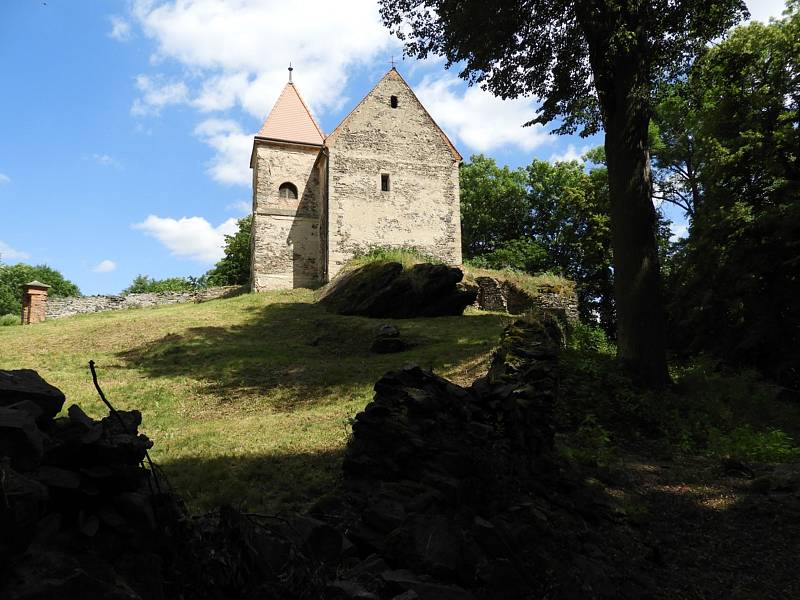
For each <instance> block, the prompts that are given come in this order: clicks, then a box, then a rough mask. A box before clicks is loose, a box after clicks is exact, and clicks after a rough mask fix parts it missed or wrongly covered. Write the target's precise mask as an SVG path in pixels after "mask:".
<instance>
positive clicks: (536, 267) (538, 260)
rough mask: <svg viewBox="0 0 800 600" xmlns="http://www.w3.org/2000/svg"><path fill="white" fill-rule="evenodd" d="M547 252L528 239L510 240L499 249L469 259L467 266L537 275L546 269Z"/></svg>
mask: <svg viewBox="0 0 800 600" xmlns="http://www.w3.org/2000/svg"><path fill="white" fill-rule="evenodd" d="M548 262H549V259H548V256H547V252H546V251H545V250H544V248H542V247H541V246H540V245H539V244H537V243H536V242H534V241H533V240H529V239H518V240H511V241H509V242H505V243H503V244H502V245H501V246H500V247H499V248H497V249H496V250H493V251H492V252H488V253H486V254H483V255H481V256H476V257H475V258H472V259H469V264H471V265H473V266H475V267H478V268H483V269H512V270H514V271H520V272H523V273H530V274H534V273H538V272H541V271H543V270H545V269H546V268H547V265H548Z"/></svg>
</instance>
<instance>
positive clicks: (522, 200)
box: [459, 154, 533, 258]
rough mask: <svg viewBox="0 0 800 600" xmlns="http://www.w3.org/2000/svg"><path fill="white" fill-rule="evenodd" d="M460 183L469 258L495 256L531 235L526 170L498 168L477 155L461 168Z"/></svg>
mask: <svg viewBox="0 0 800 600" xmlns="http://www.w3.org/2000/svg"><path fill="white" fill-rule="evenodd" d="M459 180H460V188H461V247H462V252H463V253H464V256H465V257H466V258H474V257H477V256H481V255H483V254H486V253H491V252H493V251H495V250H497V249H498V248H500V247H502V246H503V245H504V244H508V243H510V242H513V241H516V240H518V239H520V238H525V237H526V236H529V235H530V234H531V227H532V225H533V222H532V218H531V214H530V203H529V202H528V194H527V180H526V177H525V172H524V171H523V170H522V169H516V170H511V169H509V168H508V167H505V166H504V167H498V166H497V163H496V162H495V161H494V159H492V158H488V157H486V156H484V155H482V154H477V155H473V156H472V157H471V158H470V161H469V162H468V163H466V164H463V165H462V166H461V169H460V170H459Z"/></svg>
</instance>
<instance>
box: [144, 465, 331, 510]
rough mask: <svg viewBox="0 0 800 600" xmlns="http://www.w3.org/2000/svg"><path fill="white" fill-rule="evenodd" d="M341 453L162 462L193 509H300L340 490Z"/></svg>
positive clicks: (168, 474) (169, 476)
mask: <svg viewBox="0 0 800 600" xmlns="http://www.w3.org/2000/svg"><path fill="white" fill-rule="evenodd" d="M342 453H343V450H337V451H318V452H312V453H306V454H302V453H296V454H280V453H275V454H264V453H255V454H240V455H220V456H213V457H203V456H183V457H170V456H168V455H167V456H164V457H163V460H162V461H160V462H159V466H160V468H161V469H162V470H163V472H164V473H165V474H166V476H167V478H168V479H169V482H170V484H171V485H172V486H173V487H174V488H175V490H176V491H177V492H178V493H179V494H180V496H181V498H182V499H183V500H184V502H186V504H187V507H188V508H189V510H190V512H191V513H193V514H199V513H204V512H208V511H211V510H214V509H216V508H218V507H219V506H220V505H222V504H229V505H231V506H233V507H235V508H238V509H239V510H242V511H245V512H267V513H286V512H295V511H297V512H302V511H305V510H306V509H308V508H309V506H310V505H311V504H312V503H314V502H316V501H318V500H319V499H320V498H322V497H323V496H325V495H327V494H330V493H332V492H335V491H336V490H338V489H339V487H340V484H341V479H342V473H341V459H342Z"/></svg>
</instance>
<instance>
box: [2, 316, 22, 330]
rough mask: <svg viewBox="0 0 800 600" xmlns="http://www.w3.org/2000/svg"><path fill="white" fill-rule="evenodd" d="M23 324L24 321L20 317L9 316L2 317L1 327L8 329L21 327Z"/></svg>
mask: <svg viewBox="0 0 800 600" xmlns="http://www.w3.org/2000/svg"><path fill="white" fill-rule="evenodd" d="M21 323H22V319H21V318H20V316H19V315H14V314H11V313H9V314H7V315H0V327H6V326H8V325H20V324H21Z"/></svg>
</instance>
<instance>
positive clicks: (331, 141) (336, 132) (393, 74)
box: [325, 67, 463, 161]
mask: <svg viewBox="0 0 800 600" xmlns="http://www.w3.org/2000/svg"><path fill="white" fill-rule="evenodd" d="M387 77H392V78H394V79H398V80H399V81H401V82H402V83H403V85H405V86H406V87H407V88H408V91H409V92H411V96H412V97H413V98H414V100H416V102H417V104H419V107H420V108H421V109H422V111H423V112H424V113H425V115H426V116H427V117H428V119H430V121H431V123H433V126H434V127H435V128H436V131H437V132H438V133H439V135H440V136H441V137H442V140H444V143H445V144H446V145H447V147H448V149H449V150H450V153H451V154H452V155H453V158H454V159H455V160H457V161H461V160H463V158H462V156H461V154H459V152H458V150H456V147H455V146H454V145H453V142H451V141H450V138H449V137H447V134H446V133H445V132H444V131H442V128H441V127H439V124H438V123H437V122H436V121H434V120H433V117H432V116H431V114H430V113H429V112H428V110H427V109H426V108H425V107H424V106H423V105H422V102H420V101H419V98H417V95H416V94H415V93H414V90H413V89H412V88H411V86H410V85H408V82H407V81H406V80H405V79H403V77H402V75H400V73H398V71H397V69H395V68H394V67H392V68H391V69H389V71H388V72H387V73H386V75H384V76H383V77H381V79H380V81H378V83H376V84H375V86H374V87H373V88H372V89H371V90H370V91H369V93H368V94H367V95H366V96H364V97H363V98H362V99H361V102H359V103H358V104H356V106H355V107H354V108H353V110H351V111H350V112H349V113H347V116H346V117H345V118H344V119H342V121H341V123H339V124H338V125H337V126H336V128H335V129H334V130H333V131H332V132H331V133H330V135H329V136H328V137H327V138H325V145H326V146H330V145H331V144H334V143H336V138H337V137H338V135H339V133H340V132H341V130H342V128H343V127H344V126H345V124H346V123H347V122H348V121H349V120H350V117H352V116H353V114H354V113H355V112H356V111H357V110H358V107H359V106H361V105H362V104H364V102H366V100H367V98H369V96H370V94H372V92H373V91H375V88H377V87H378V86H379V85H380V84H381V83H382V82H383V80H384V79H386V78H387Z"/></svg>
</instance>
